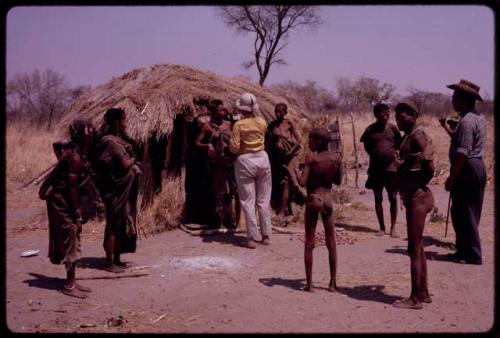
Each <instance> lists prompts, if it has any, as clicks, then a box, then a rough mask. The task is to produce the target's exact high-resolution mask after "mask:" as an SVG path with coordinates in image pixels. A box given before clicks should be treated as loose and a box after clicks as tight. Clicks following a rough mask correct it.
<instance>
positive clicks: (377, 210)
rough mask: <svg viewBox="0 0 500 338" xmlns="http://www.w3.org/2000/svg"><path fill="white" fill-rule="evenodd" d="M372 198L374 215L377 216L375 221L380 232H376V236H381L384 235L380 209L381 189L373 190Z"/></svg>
mask: <svg viewBox="0 0 500 338" xmlns="http://www.w3.org/2000/svg"><path fill="white" fill-rule="evenodd" d="M373 196H374V198H375V213H376V214H377V220H378V224H379V226H380V230H379V231H378V232H377V236H381V235H383V234H384V233H385V224H384V210H383V209H382V200H383V197H382V187H376V188H374V189H373Z"/></svg>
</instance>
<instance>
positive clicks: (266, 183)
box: [255, 153, 272, 241]
mask: <svg viewBox="0 0 500 338" xmlns="http://www.w3.org/2000/svg"><path fill="white" fill-rule="evenodd" d="M261 155H262V156H261V158H260V163H259V169H258V172H257V176H256V181H255V194H256V201H257V209H258V212H259V225H260V231H261V234H262V238H263V239H267V241H269V238H270V236H271V231H272V229H271V228H272V225H271V210H270V201H271V186H272V178H271V167H270V166H269V160H268V159H267V155H266V154H265V153H264V154H261Z"/></svg>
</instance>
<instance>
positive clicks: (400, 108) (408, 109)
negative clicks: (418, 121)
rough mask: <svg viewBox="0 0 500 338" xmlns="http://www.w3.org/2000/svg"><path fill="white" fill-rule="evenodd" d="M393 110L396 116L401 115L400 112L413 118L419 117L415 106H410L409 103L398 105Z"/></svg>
mask: <svg viewBox="0 0 500 338" xmlns="http://www.w3.org/2000/svg"><path fill="white" fill-rule="evenodd" d="M394 110H395V111H396V114H398V113H401V112H405V113H407V114H410V115H413V116H415V117H418V115H419V112H418V110H417V108H416V107H415V105H412V104H411V103H409V102H400V103H398V104H397V105H396V107H395V108H394Z"/></svg>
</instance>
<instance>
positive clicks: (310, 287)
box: [302, 285, 314, 292]
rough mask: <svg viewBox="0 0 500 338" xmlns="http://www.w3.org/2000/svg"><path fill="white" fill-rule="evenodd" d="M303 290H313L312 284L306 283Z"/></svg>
mask: <svg viewBox="0 0 500 338" xmlns="http://www.w3.org/2000/svg"><path fill="white" fill-rule="evenodd" d="M302 290H303V291H307V292H314V286H313V285H306V286H304V287H303V288H302Z"/></svg>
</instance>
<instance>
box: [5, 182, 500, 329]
mask: <svg viewBox="0 0 500 338" xmlns="http://www.w3.org/2000/svg"><path fill="white" fill-rule="evenodd" d="M345 189H346V191H347V192H348V193H349V195H350V196H351V201H350V204H347V205H338V206H337V209H338V210H340V214H341V215H342V216H343V218H341V219H339V220H338V222H339V223H342V224H343V225H342V226H343V227H344V229H345V231H344V232H343V236H344V237H348V238H351V239H352V243H353V244H349V243H345V242H344V243H343V244H341V245H338V247H337V249H338V277H337V284H338V286H339V287H340V292H338V293H331V292H328V291H327V290H326V286H327V283H328V280H329V274H328V260H327V250H326V247H325V246H324V245H318V246H317V248H316V249H315V251H314V255H315V256H314V269H313V279H314V282H315V285H316V287H317V288H316V291H315V292H314V293H307V292H304V291H301V290H300V288H301V287H302V286H303V285H304V284H305V273H304V265H303V246H304V244H303V241H302V240H301V239H302V237H301V235H288V234H274V235H273V237H272V239H271V245H270V246H268V247H266V246H261V245H259V246H258V247H257V249H256V250H249V249H246V248H243V247H241V246H240V244H241V243H242V241H243V239H244V237H243V234H236V235H217V236H213V235H212V236H205V237H199V236H191V235H189V234H187V233H185V232H183V231H182V230H179V229H177V230H174V231H170V232H166V233H162V234H159V235H155V236H148V237H147V238H144V237H143V238H141V239H140V241H139V243H138V251H137V253H135V254H127V255H124V256H123V259H124V260H125V261H127V262H129V263H130V266H131V267H130V268H129V269H128V271H127V272H126V273H125V275H127V276H129V277H123V278H114V279H111V277H113V276H115V277H119V276H121V275H114V274H111V273H109V272H106V271H104V270H102V266H103V259H104V258H103V256H104V252H103V249H102V245H101V241H102V237H101V236H102V233H101V232H100V231H97V232H96V231H95V229H93V230H92V231H93V232H92V231H91V230H90V229H85V230H84V234H83V252H82V257H81V259H80V261H79V263H78V264H79V268H78V270H77V278H78V279H80V283H82V284H84V285H86V286H89V287H91V288H92V290H93V291H92V292H91V293H90V296H89V297H88V298H87V299H85V300H80V299H76V298H71V297H68V296H65V295H63V294H62V293H60V292H59V291H58V289H59V288H60V287H61V285H62V283H63V281H64V278H65V271H64V268H63V266H58V265H52V264H50V262H49V259H48V258H47V249H48V233H47V220H46V216H45V207H44V204H43V201H40V200H38V199H37V196H36V191H35V190H29V189H28V190H19V189H18V186H16V185H14V184H11V183H8V184H7V212H6V219H7V222H6V225H7V229H6V230H7V241H6V249H7V251H6V259H7V262H6V270H7V271H6V302H7V304H6V323H7V326H8V329H10V330H11V331H14V332H104V333H107V332H133V333H139V332H164V333H176V332H181V333H215V332H225V333H227V332H237V333H241V332H244V333H249V332H261V333H308V332H325V333H356V332H359V333H367V332H376V333H384V332H403V333H413V332H484V331H488V330H489V329H490V328H491V327H492V325H493V321H494V248H493V243H494V201H493V197H494V192H493V191H492V190H488V191H487V192H486V196H485V202H484V207H483V214H482V221H481V226H480V232H481V239H482V245H483V262H484V263H483V265H481V266H475V265H461V264H456V263H452V262H448V261H446V259H445V257H444V256H445V254H447V253H449V252H451V248H450V244H451V243H453V241H454V236H455V234H454V232H453V229H452V226H451V224H450V226H449V230H448V236H447V237H446V238H445V237H444V230H445V223H444V222H443V221H441V222H435V223H434V222H429V220H428V221H427V224H426V229H425V251H426V255H427V258H428V260H427V264H428V276H429V277H428V280H429V289H430V292H431V294H432V300H433V301H432V303H431V304H424V309H423V310H401V309H397V308H394V307H392V306H391V303H392V302H393V301H394V300H396V299H399V298H402V297H406V296H408V295H409V293H410V265H409V258H408V256H407V254H406V244H407V242H406V229H405V216H404V210H403V211H400V214H399V219H398V227H399V230H400V234H401V238H399V239H393V238H391V237H389V236H383V237H377V236H375V231H376V230H377V227H378V224H377V221H376V217H375V213H374V211H373V208H372V205H373V202H372V193H371V191H364V189H356V188H345ZM431 189H432V191H433V192H434V195H435V199H436V205H437V207H438V208H439V212H440V213H441V214H443V215H444V216H446V207H447V202H448V194H447V193H446V192H445V191H444V190H443V189H442V187H441V186H436V185H434V186H431ZM384 207H385V216H386V223H388V218H389V216H388V202H387V200H385V201H384ZM296 210H299V209H298V208H296ZM291 227H292V228H293V229H295V230H300V229H302V225H301V224H300V223H298V224H293V225H291ZM321 229H322V226H321V225H318V230H321ZM27 249H39V250H40V253H39V254H38V255H37V256H33V257H28V258H23V257H20V253H21V252H22V251H24V250H27ZM132 274H135V275H136V276H135V277H132V276H131V275H132Z"/></svg>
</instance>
